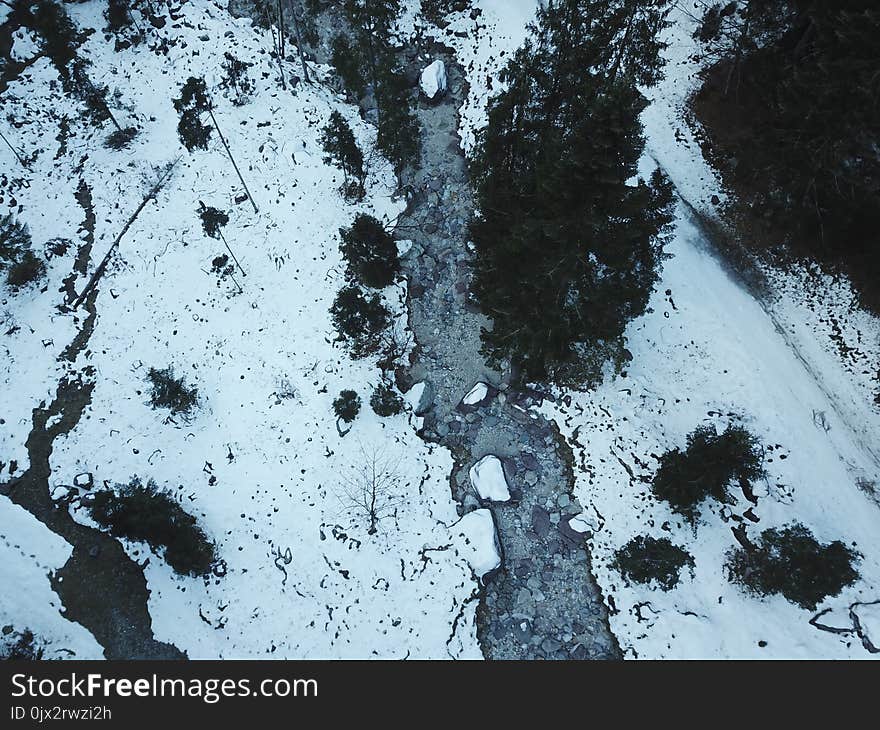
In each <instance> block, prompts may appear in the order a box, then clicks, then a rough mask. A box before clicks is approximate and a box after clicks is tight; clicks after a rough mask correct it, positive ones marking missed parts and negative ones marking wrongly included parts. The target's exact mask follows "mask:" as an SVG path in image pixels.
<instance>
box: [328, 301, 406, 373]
mask: <svg viewBox="0 0 880 730" xmlns="http://www.w3.org/2000/svg"><path fill="white" fill-rule="evenodd" d="M330 314H331V316H332V318H333V326H334V327H336V330H337V332H339V339H341V340H342V341H344V342H345V343H346V344H347V345H348V348H349V350H350V352H351V356H352V357H354V358H355V359H357V358H361V357H366V356H367V355H372V354H373V353H376V352H378V351H379V349H380V348H381V346H382V333H383V332H384V331H385V329H386V328H387V327H388V326H389V325H390V324H391V312H389V311H388V308H387V307H386V306H385V305H384V304H382V300H381V298H380V297H379V295H378V294H373V295H372V296H370V298H369V299H368V298H367V297H365V296H364V293H363V291H362V290H361V289H360V287H358V286H357V285H356V284H349V285H347V286H346V287H345V288H343V289H342V290H341V291H340V292H339V294H337V295H336V299H335V301H334V302H333V306H332V307H331V308H330Z"/></svg>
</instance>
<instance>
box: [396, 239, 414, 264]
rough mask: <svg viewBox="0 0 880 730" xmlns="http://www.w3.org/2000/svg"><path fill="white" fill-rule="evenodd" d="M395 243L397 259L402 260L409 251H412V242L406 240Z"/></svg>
mask: <svg viewBox="0 0 880 730" xmlns="http://www.w3.org/2000/svg"><path fill="white" fill-rule="evenodd" d="M396 243H397V256H398V258H401V259H402V258H403V257H404V256H406V255H407V254H408V253H409V252H410V251H412V247H413V242H412V241H410V240H408V239H406V240H402V241H397V242H396Z"/></svg>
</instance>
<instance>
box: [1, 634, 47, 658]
mask: <svg viewBox="0 0 880 730" xmlns="http://www.w3.org/2000/svg"><path fill="white" fill-rule="evenodd" d="M11 629H12V627H11V626H10V627H9V629H8V630H9V631H10V635H7V636H5V637H4V638H3V645H2V646H0V660H8V661H29V662H33V661H39V660H40V659H42V658H43V651H44V650H43V647H42V646H40V645H39V644H38V643H37V642H36V639H35V638H34V633H33V631H31V630H30V629H25V630H24V631H22V632H21V633H16V634H12V633H11ZM4 631H7V629H4Z"/></svg>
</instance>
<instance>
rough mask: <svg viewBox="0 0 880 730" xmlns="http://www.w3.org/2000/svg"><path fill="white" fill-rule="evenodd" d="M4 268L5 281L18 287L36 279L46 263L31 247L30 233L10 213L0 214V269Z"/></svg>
mask: <svg viewBox="0 0 880 730" xmlns="http://www.w3.org/2000/svg"><path fill="white" fill-rule="evenodd" d="M4 269H5V270H6V283H7V284H9V286H10V287H11V288H12V289H14V290H15V289H20V288H22V287H25V286H27V285H28V284H30V283H32V282H35V281H38V280H39V279H41V278H42V277H43V276H44V275H45V273H46V264H45V263H44V261H43V260H42V259H41V258H40V257H38V256H37V255H36V254H35V253H34V252H33V250H32V249H31V234H30V232H29V231H28V227H27V226H26V225H25V224H24V223H19V222H18V221H17V220H15V219H14V218H13V217H12V214H11V213H7V214H6V215H4V216H0V271H2V270H4Z"/></svg>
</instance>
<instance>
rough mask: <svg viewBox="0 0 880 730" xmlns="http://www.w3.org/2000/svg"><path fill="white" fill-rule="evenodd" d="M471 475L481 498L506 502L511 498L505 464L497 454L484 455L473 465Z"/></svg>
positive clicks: (472, 482)
mask: <svg viewBox="0 0 880 730" xmlns="http://www.w3.org/2000/svg"><path fill="white" fill-rule="evenodd" d="M469 476H470V480H471V484H472V485H473V487H474V489H476V490H477V494H479V495H480V499H488V500H491V501H492V502H506V501H507V500H509V499H510V490H508V488H507V479H506V478H505V476H504V466H503V465H502V463H501V459H499V458H498V457H497V456H492V455H491V454H489V456H484V457H483V458H482V459H480V460H479V461H478V462H477V463H476V464H474V465H473V466H472V467H471V470H470V473H469Z"/></svg>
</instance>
